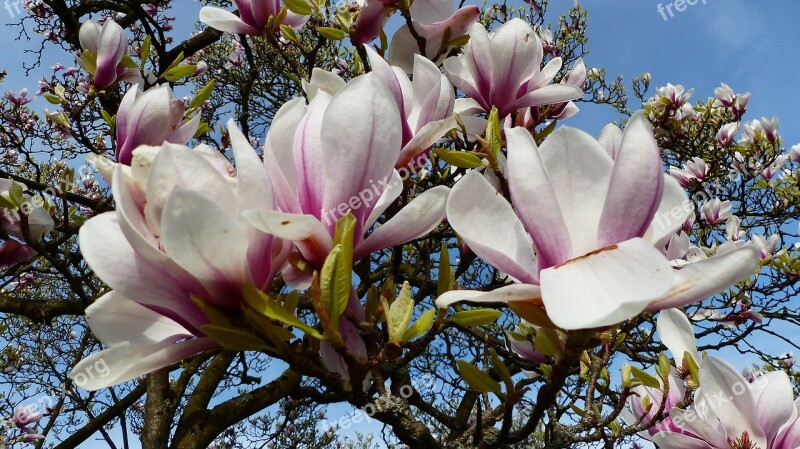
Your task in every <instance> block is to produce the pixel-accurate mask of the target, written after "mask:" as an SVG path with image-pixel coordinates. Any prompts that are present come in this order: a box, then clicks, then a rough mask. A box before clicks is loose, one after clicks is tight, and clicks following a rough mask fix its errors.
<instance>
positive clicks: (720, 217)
mask: <svg viewBox="0 0 800 449" xmlns="http://www.w3.org/2000/svg"><path fill="white" fill-rule="evenodd" d="M730 210H731V202H730V201H720V199H719V198H712V199H710V200H708V201H706V202H705V203H704V204H703V206H702V207H701V208H700V212H702V214H703V218H705V220H706V222H707V223H708V224H710V225H718V224H720V223H723V222H724V221H725V220H727V219H728V217H730V216H731V212H730Z"/></svg>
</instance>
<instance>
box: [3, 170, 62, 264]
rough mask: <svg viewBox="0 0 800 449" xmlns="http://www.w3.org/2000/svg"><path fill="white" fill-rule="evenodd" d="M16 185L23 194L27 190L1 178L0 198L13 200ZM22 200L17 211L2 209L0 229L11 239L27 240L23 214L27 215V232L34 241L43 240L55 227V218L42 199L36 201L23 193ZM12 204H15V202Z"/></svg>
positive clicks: (21, 185) (16, 183) (18, 184)
mask: <svg viewBox="0 0 800 449" xmlns="http://www.w3.org/2000/svg"><path fill="white" fill-rule="evenodd" d="M15 185H16V186H17V188H19V189H20V190H21V191H23V192H25V191H26V190H27V188H26V187H25V186H24V185H23V184H20V183H18V182H15V181H12V180H10V179H5V178H0V196H2V197H3V198H4V199H6V200H11V193H10V191H11V189H12V187H13V186H15ZM21 199H22V203H23V204H20V205H19V206H20V207H19V208H18V209H16V210H14V209H3V208H0V227H1V228H2V229H3V231H5V233H6V234H8V235H10V236H11V237H14V238H16V239H19V240H25V233H24V232H23V229H22V214H25V218H26V219H27V226H28V229H27V231H28V233H29V235H30V237H31V238H32V239H34V240H41V239H42V238H43V237H44V236H45V235H47V234H48V233H50V231H52V230H53V227H54V226H55V223H54V222H53V217H51V216H50V212H48V210H47V209H46V202H45V201H44V200H43V199H40V198H36V199H34V198H33V197H32V196H30V195H28V194H27V193H23V194H22V198H21ZM10 202H12V203H13V201H10ZM9 249H11V248H9Z"/></svg>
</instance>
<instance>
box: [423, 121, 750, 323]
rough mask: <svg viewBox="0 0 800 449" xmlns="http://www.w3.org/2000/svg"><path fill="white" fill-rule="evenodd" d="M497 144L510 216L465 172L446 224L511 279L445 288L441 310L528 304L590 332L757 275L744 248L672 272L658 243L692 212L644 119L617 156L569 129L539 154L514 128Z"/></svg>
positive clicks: (632, 126)
mask: <svg viewBox="0 0 800 449" xmlns="http://www.w3.org/2000/svg"><path fill="white" fill-rule="evenodd" d="M506 136H507V139H508V163H507V172H508V173H507V174H508V185H509V190H510V192H511V199H512V201H513V204H514V207H515V209H516V213H515V211H514V209H512V207H511V204H509V203H508V201H507V200H506V199H505V198H503V197H502V196H501V195H500V194H499V193H498V192H497V190H496V189H495V187H494V186H493V185H492V184H490V183H489V182H488V181H487V180H486V179H485V178H484V177H483V175H481V174H480V173H478V172H475V171H473V172H471V173H469V174H467V175H466V176H464V177H463V178H462V179H461V180H460V181H459V182H458V183H457V184H456V185H455V186H454V187H453V191H452V193H451V195H450V198H449V200H448V203H447V218H448V220H449V222H450V224H451V225H452V226H453V229H454V230H455V231H456V232H457V233H458V234H459V235H460V236H461V238H462V239H463V240H464V242H465V243H467V244H468V245H469V247H470V249H472V250H473V251H474V252H475V253H476V254H477V255H478V256H480V257H481V258H483V259H484V260H486V261H487V262H489V263H490V264H491V265H493V266H494V267H496V268H497V269H499V270H501V271H502V272H504V273H507V274H508V275H509V276H510V277H511V278H512V279H513V280H515V281H516V282H515V283H514V284H512V285H509V286H506V287H502V288H499V289H497V290H494V291H492V292H474V291H451V292H447V293H445V294H444V295H442V296H440V297H439V299H438V300H437V305H439V306H440V307H444V306H447V305H449V304H450V303H452V302H455V301H461V300H469V301H482V302H486V301H489V302H498V301H530V302H532V303H534V304H537V305H541V306H544V308H545V310H546V312H547V315H548V316H549V317H550V319H551V320H552V322H553V323H554V324H555V325H557V326H559V327H561V328H564V329H586V328H598V327H603V326H610V325H613V324H616V323H619V322H621V321H623V320H626V319H628V318H631V317H633V316H635V315H637V314H638V313H640V312H642V311H644V310H647V309H649V310H659V309H664V308H671V307H677V306H680V305H684V304H689V303H692V302H695V301H698V300H700V299H703V298H706V297H708V296H711V295H713V294H715V293H717V292H719V291H721V290H723V289H725V288H727V287H729V286H730V285H732V284H734V283H736V282H738V281H740V280H742V279H743V278H745V277H746V276H747V275H749V274H752V273H753V272H754V271H755V268H756V266H757V265H758V250H757V249H756V248H755V247H754V246H752V245H745V246H742V247H740V248H736V249H734V250H732V251H728V252H726V253H725V254H721V255H718V256H715V257H710V258H707V259H704V260H700V261H697V262H694V263H691V264H688V265H685V266H684V267H682V268H679V269H678V268H673V267H672V265H671V263H670V261H669V260H668V259H667V257H666V256H665V254H666V249H665V246H666V244H667V243H668V242H669V240H670V239H671V237H672V236H673V235H674V234H675V233H676V232H677V231H678V230H679V229H680V228H681V226H682V224H683V223H684V222H685V220H686V217H687V215H688V214H689V210H690V209H689V208H688V207H687V204H686V203H688V199H687V195H686V192H684V191H683V189H682V188H681V187H680V185H679V184H678V183H677V182H676V181H675V180H674V179H673V178H671V177H669V176H666V175H665V174H664V173H662V169H661V159H660V150H659V148H658V145H657V144H656V141H655V138H654V137H653V132H652V128H651V126H650V124H649V123H648V122H647V119H646V117H645V116H644V114H642V113H637V114H635V115H634V116H633V117H632V118H631V120H630V122H629V124H628V126H627V128H626V129H625V132H624V133H623V134H622V136H621V141H620V142H619V146H618V148H604V147H603V146H602V145H601V144H600V143H598V142H597V141H596V140H594V139H593V138H592V137H590V136H588V135H586V134H584V133H583V132H581V131H578V130H575V129H571V128H561V129H559V130H557V131H555V132H554V133H553V134H552V135H551V136H549V137H548V138H547V139H545V141H544V143H543V144H542V145H541V147H540V148H537V146H536V144H535V142H534V140H533V138H532V136H531V135H530V133H529V132H528V131H527V130H525V129H523V128H511V129H509V128H507V129H506ZM613 152H616V157H615V158H613V159H612V157H611V156H610V154H611V153H613ZM501 230H502V231H501Z"/></svg>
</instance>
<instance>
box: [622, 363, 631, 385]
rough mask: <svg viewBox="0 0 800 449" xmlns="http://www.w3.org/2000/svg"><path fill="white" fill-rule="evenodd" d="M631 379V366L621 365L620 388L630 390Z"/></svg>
mask: <svg viewBox="0 0 800 449" xmlns="http://www.w3.org/2000/svg"><path fill="white" fill-rule="evenodd" d="M632 379H633V372H632V370H631V365H629V364H627V363H624V364H623V365H622V386H623V387H625V388H630V387H631V381H632Z"/></svg>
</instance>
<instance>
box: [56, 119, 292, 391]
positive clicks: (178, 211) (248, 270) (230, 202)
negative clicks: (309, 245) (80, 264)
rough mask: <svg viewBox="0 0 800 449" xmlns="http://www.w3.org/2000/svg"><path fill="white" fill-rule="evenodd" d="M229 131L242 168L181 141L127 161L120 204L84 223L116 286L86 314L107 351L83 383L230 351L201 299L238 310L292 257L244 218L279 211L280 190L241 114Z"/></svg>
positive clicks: (97, 267) (94, 255)
mask: <svg viewBox="0 0 800 449" xmlns="http://www.w3.org/2000/svg"><path fill="white" fill-rule="evenodd" d="M229 131H230V136H231V145H232V147H233V153H234V156H235V158H236V162H237V169H234V168H233V166H232V165H231V164H230V163H229V162H228V160H227V159H225V158H224V157H223V156H222V155H221V154H220V153H219V152H217V151H215V150H213V149H211V148H210V147H207V146H199V147H197V148H195V149H189V148H187V147H184V146H181V145H175V144H170V143H166V144H164V145H163V146H161V147H150V146H142V147H139V148H138V149H136V150H135V151H134V153H133V163H132V165H131V166H130V167H128V166H125V165H121V164H117V165H116V166H115V168H114V171H115V172H114V175H113V181H112V190H113V193H114V199H115V200H116V205H117V210H116V211H114V212H107V213H104V214H101V215H98V216H96V217H94V218H92V219H90V220H89V221H87V222H86V223H85V224H84V225H83V226H82V227H81V230H80V247H81V252H82V254H83V256H84V257H85V258H86V261H87V262H88V263H89V265H90V266H91V267H92V269H93V270H94V272H95V273H96V274H97V275H98V276H99V277H100V279H102V280H103V281H104V282H105V283H106V284H108V285H109V286H110V287H111V288H112V289H113V291H111V292H109V293H107V294H106V295H104V296H103V297H101V298H99V299H98V300H97V301H96V302H95V303H94V304H92V305H91V306H90V307H89V308H88V309H87V311H86V315H87V319H88V321H89V326H90V327H91V328H92V331H93V332H94V334H95V335H96V336H97V337H98V338H99V339H100V341H102V342H103V343H104V344H105V345H106V346H107V349H105V350H103V351H100V352H98V353H95V354H92V355H90V356H89V357H87V358H85V359H83V360H82V361H81V362H80V363H79V364H78V365H76V366H75V368H74V369H73V371H72V372H71V373H70V378H71V379H73V380H75V381H76V383H77V384H78V386H80V387H82V388H84V389H87V390H96V389H99V388H104V387H107V386H110V385H116V384H119V383H121V382H124V381H127V380H130V379H133V378H135V377H137V376H140V375H143V374H146V373H149V372H151V371H154V370H156V369H159V368H163V367H165V366H169V365H171V364H172V363H175V362H177V361H179V360H181V359H183V358H185V357H188V356H190V355H193V354H195V353H198V352H201V351H204V350H207V349H211V348H216V347H219V345H218V344H217V343H216V342H215V341H214V340H213V339H211V338H210V337H208V336H207V334H206V333H205V332H204V330H203V328H204V326H205V325H207V324H209V321H208V319H207V317H206V316H205V314H204V313H203V312H202V310H201V309H200V308H199V307H198V305H197V303H196V301H202V302H203V303H205V304H207V305H209V306H211V307H214V308H216V309H217V310H219V311H220V312H221V313H226V312H227V311H230V312H232V313H236V312H238V311H240V309H241V304H242V301H243V293H242V289H243V287H245V286H255V287H256V288H259V289H264V288H268V287H269V286H270V285H271V282H272V280H273V278H274V276H275V275H276V274H277V272H278V271H279V270H280V269H281V267H282V266H283V265H284V263H285V261H286V258H287V257H288V245H285V244H284V242H282V241H280V240H278V239H275V238H273V236H272V235H269V234H266V233H263V232H261V231H259V230H257V229H255V228H253V227H252V226H251V225H250V224H249V223H248V222H247V220H245V219H244V217H243V213H244V211H249V210H261V209H272V208H273V207H274V204H273V195H272V190H271V186H270V183H269V180H268V179H267V173H266V170H265V169H264V166H263V164H262V162H261V160H260V159H259V157H258V155H257V154H256V152H255V151H254V150H253V148H252V147H251V146H250V144H249V142H248V141H247V139H246V138H245V137H244V135H242V133H241V131H239V130H238V128H236V126H235V124H233V122H230V123H229ZM98 364H102V365H103V366H105V367H107V371H108V374H107V375H102V376H100V375H97V366H98ZM92 370H94V374H93V372H92Z"/></svg>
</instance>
